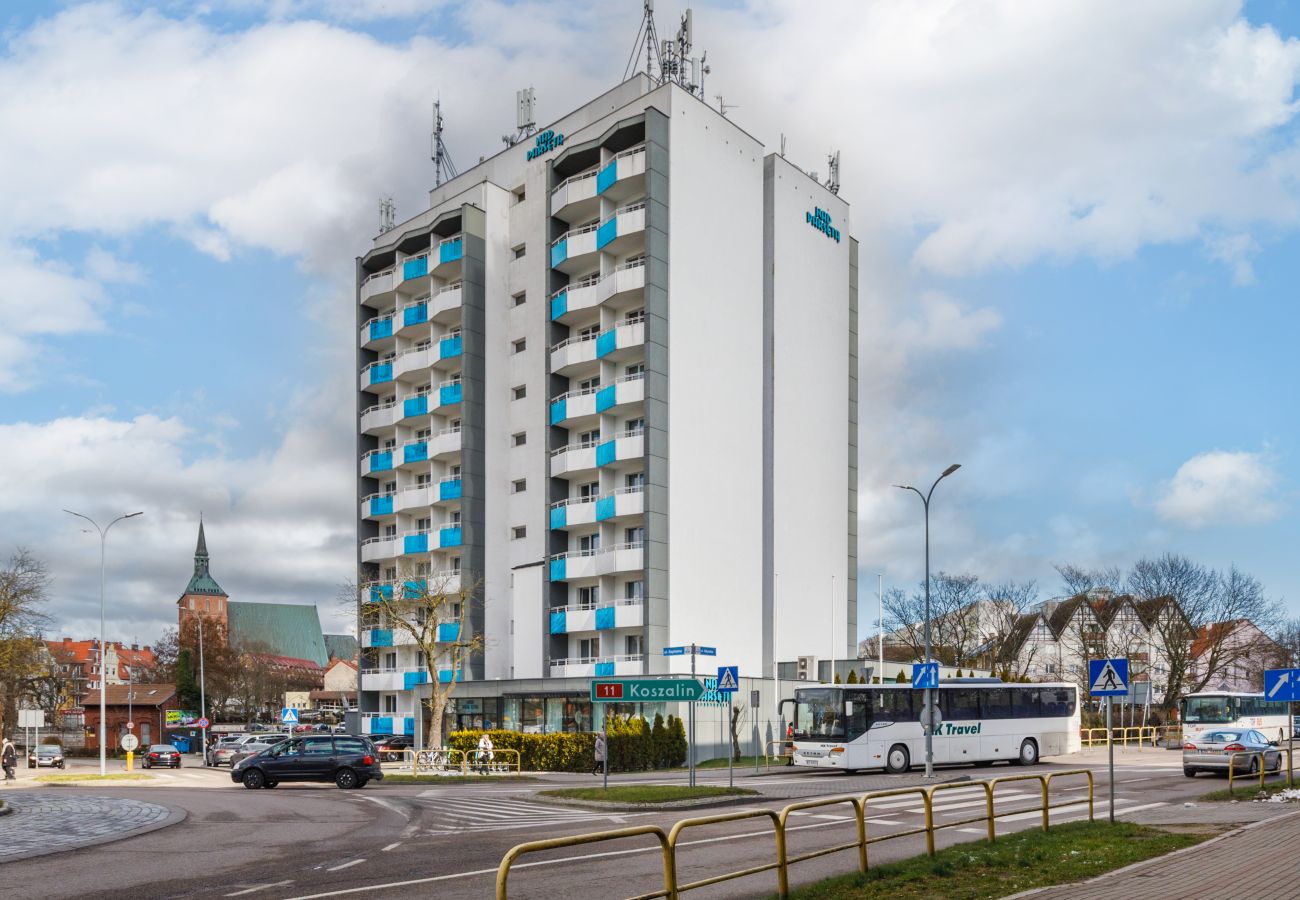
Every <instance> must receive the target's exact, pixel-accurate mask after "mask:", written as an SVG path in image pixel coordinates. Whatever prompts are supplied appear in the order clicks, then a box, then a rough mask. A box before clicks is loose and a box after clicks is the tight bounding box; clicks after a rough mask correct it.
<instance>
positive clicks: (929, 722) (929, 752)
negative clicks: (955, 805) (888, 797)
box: [894, 463, 961, 778]
mask: <svg viewBox="0 0 1300 900" xmlns="http://www.w3.org/2000/svg"><path fill="white" fill-rule="evenodd" d="M960 468H961V463H953V464H952V465H951V466H949V467H948V468H946V469H944V470H943V474H942V475H940V476H939V477H938V478H936V479H935V480H934V484H932V485H930V490H929V491H927V492H926V493H924V494H922V493H921V492H920V491H919V490H917V489H916V488H914V487H912V486H911V485H910V484H896V485H894V487H896V488H900V489H902V490H904V491H912V492H913V493H915V494H916V496H918V497H920V498H921V503H922V504H923V505H924V506H925V661H926V662H927V663H928V662H930V656H931V652H930V497H931V496H933V494H934V489H935V488H936V487H938V486H939V482H941V481H943V480H944V479H945V478H947V477H948V476H949V475H951V474H952V473H953V472H956V471H957V470H958V469H960ZM934 699H935V698H934V694H933V688H926V689H925V709H926V710H928V716H927V718H926V720H925V722H923V723H922V724H923V725H924V727H925V777H926V778H933V777H934V719H933V716H934Z"/></svg>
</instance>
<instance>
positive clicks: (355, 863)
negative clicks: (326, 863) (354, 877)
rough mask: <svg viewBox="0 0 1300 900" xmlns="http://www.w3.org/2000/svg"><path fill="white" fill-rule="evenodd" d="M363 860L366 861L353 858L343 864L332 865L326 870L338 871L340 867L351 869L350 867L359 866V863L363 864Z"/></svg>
mask: <svg viewBox="0 0 1300 900" xmlns="http://www.w3.org/2000/svg"><path fill="white" fill-rule="evenodd" d="M363 862H365V860H364V859H353V860H349V861H348V862H345V863H343V864H342V865H341V866H331V867H330V868H328V869H326V870H325V871H326V872H337V871H339V869H350V868H352V867H353V866H359V865H361V864H362V863H363Z"/></svg>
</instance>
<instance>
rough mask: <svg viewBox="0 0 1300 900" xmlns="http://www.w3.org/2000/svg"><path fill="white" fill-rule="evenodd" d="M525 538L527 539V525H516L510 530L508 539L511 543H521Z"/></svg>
mask: <svg viewBox="0 0 1300 900" xmlns="http://www.w3.org/2000/svg"><path fill="white" fill-rule="evenodd" d="M526 537H528V526H527V525H516V526H515V527H514V528H511V529H510V539H511V540H512V541H522V540H523V539H524V538H526Z"/></svg>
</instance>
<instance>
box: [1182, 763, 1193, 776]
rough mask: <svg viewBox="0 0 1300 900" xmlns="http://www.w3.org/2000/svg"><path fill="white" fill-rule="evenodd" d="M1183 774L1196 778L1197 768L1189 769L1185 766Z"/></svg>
mask: <svg viewBox="0 0 1300 900" xmlns="http://www.w3.org/2000/svg"><path fill="white" fill-rule="evenodd" d="M1183 774H1184V775H1186V776H1187V777H1188V778H1195V777H1196V770H1195V769H1189V768H1187V767H1186V766H1183Z"/></svg>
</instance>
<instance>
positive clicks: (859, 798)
mask: <svg viewBox="0 0 1300 900" xmlns="http://www.w3.org/2000/svg"><path fill="white" fill-rule="evenodd" d="M1070 776H1080V777H1083V778H1086V779H1087V780H1088V819H1089V820H1090V821H1091V820H1093V812H1094V810H1093V778H1092V772H1091V771H1090V770H1088V769H1070V770H1067V771H1063V772H1049V773H1046V774H1042V775H1034V774H1023V775H1008V776H1005V777H1003V778H994V779H992V780H989V781H975V782H969V781H966V782H946V783H944V784H936V785H931V786H929V787H919V786H918V787H905V788H894V789H891V790H884V791H870V792H868V793H865V794H858V795H852V796H840V797H826V798H821V799H817V800H804V801H800V802H798V803H791V804H789V805H787V806H785V807H783V808H782V809H781V810H780V811H779V812H777V811H774V810H770V809H756V810H744V811H740V812H734V813H721V814H719V815H713V816H701V817H699V818H691V819H683V820H681V821H680V822H678V823H677V824H676V825H674V826H673V827H672V828H671V829H670V830H669V831H668V832H666V833H665V832H664V830H663V829H662V828H660V827H658V826H656V825H641V826H638V827H635V828H619V829H614V830H611V831H597V832H592V833H589V834H577V835H570V836H567V837H558V838H551V839H549V840H543V841H529V842H528V843H524V844H518V845H516V846H514V847H512V848H510V850H509V851H507V852H506V855H505V856H504V857H502V859H501V865H500V866H499V867H498V868H497V879H496V896H497V900H507V897H508V891H507V885H508V882H509V878H510V869H511V867H512V866H513V865H514V864H515V863H516V861H518V859H519V858H520V857H521V856H524V855H526V854H529V853H540V852H542V851H546V850H559V849H563V848H566V847H577V846H581V845H583V844H594V843H598V842H603V841H617V840H624V839H627V838H635V837H642V836H647V835H648V836H652V837H654V838H655V839H656V840H658V842H659V846H660V852H661V853H662V856H663V881H662V886H661V887H660V888H659V889H658V890H656V891H652V892H651V893H648V894H638V895H637V896H636V897H634V898H633V900H650V898H654V897H667V898H669V900H676V898H678V897H679V896H680V895H681V894H683V893H685V892H686V891H690V890H695V889H696V888H702V887H707V886H708V885H713V884H719V883H721V882H724V881H732V880H734V879H737V878H745V877H748V876H750V875H758V874H761V873H763V872H771V871H775V872H776V879H777V894H778V896H780V897H786V896H788V895H789V891H790V866H792V865H794V864H795V863H800V862H804V861H806V860H810V859H817V858H819V857H822V856H828V855H830V854H832V853H841V852H844V851H847V850H856V851H857V867H858V871H859V872H866V871H867V863H868V857H867V848H868V847H869V846H870V845H871V844H875V843H879V842H881V841H889V840H894V839H896V838H901V837H907V836H909V835H915V834H922V833H923V834H925V836H926V853H928V854H929V855H931V856H933V855H934V852H935V846H934V836H935V833H936V832H938V831H941V830H942V829H945V828H957V827H959V826H962V825H970V824H971V823H974V822H983V823H985V824H986V825H987V833H988V840H990V841H994V840H996V839H997V832H996V823H997V820H998V819H1000V818H1002V817H1004V816H1011V815H1019V814H1023V813H1026V812H1032V811H1036V810H1040V809H1041V811H1042V826H1041V827H1042V830H1044V831H1046V830H1047V829H1048V828H1049V827H1050V825H1051V810H1052V809H1055V808H1059V807H1062V806H1075V805H1077V804H1079V803H1081V802H1082V801H1080V800H1074V801H1070V802H1069V803H1056V804H1053V803H1052V802H1051V788H1052V783H1053V781H1054V780H1055V779H1058V778H1066V777H1070ZM1022 781H1037V782H1039V786H1040V802H1039V804H1038V806H1035V807H1030V808H1021V809H1014V810H1004V811H1002V812H998V811H996V810H995V809H994V799H995V798H996V795H997V790H998V787H999V786H1000V785H1003V784H1007V783H1010V782H1022ZM972 786H974V787H981V788H983V791H984V812H983V814H982V815H978V816H972V817H970V818H966V819H962V820H959V821H953V822H944V823H942V824H936V823H935V820H934V795H935V794H937V793H941V792H943V791H947V790H954V789H956V788H970V787H972ZM909 794H915V795H917V796H918V797H919V798H920V802H921V803H922V804H923V805H924V813H925V819H924V821H925V824H924V825H922V826H919V827H917V828H908V829H904V830H902V831H894V832H890V833H888V834H881V835H871V834H869V832H868V829H867V824H868V822H867V811H868V809H869V808H870V805H871V801H872V800H881V799H883V798H885V797H899V796H905V795H909ZM839 804H848V805H850V806H851V807H852V809H853V824H854V826H855V829H856V832H855V834H856V836H855V838H854V840H852V841H849V842H847V843H840V844H835V845H833V846H829V847H820V848H817V849H814V850H810V851H808V852H804V853H800V854H797V855H792V854H791V853H790V850H789V845H788V843H787V840H786V837H787V831H788V830H790V828H789V826H788V825H787V820H788V819H789V817H790V815H791V814H792V813H795V812H800V811H803V810H808V809H816V808H820V807H823V806H833V805H839ZM747 819H765V820H767V821H770V822H771V823H772V834H773V841H774V845H775V852H774V855H773V859H772V861H771V862H766V863H762V864H760V865H756V866H750V867H748V868H745V869H738V870H736V871H734V872H724V873H721V874H718V875H711V876H709V877H708V878H702V879H699V880H698V881H692V882H688V883H686V884H679V883H678V880H677V875H678V865H677V848H678V843H679V840H680V838H681V835H682V833H683V832H684V831H686V830H687V829H691V828H700V827H704V826H709V825H720V824H723V823H726V822H740V821H744V820H747Z"/></svg>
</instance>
